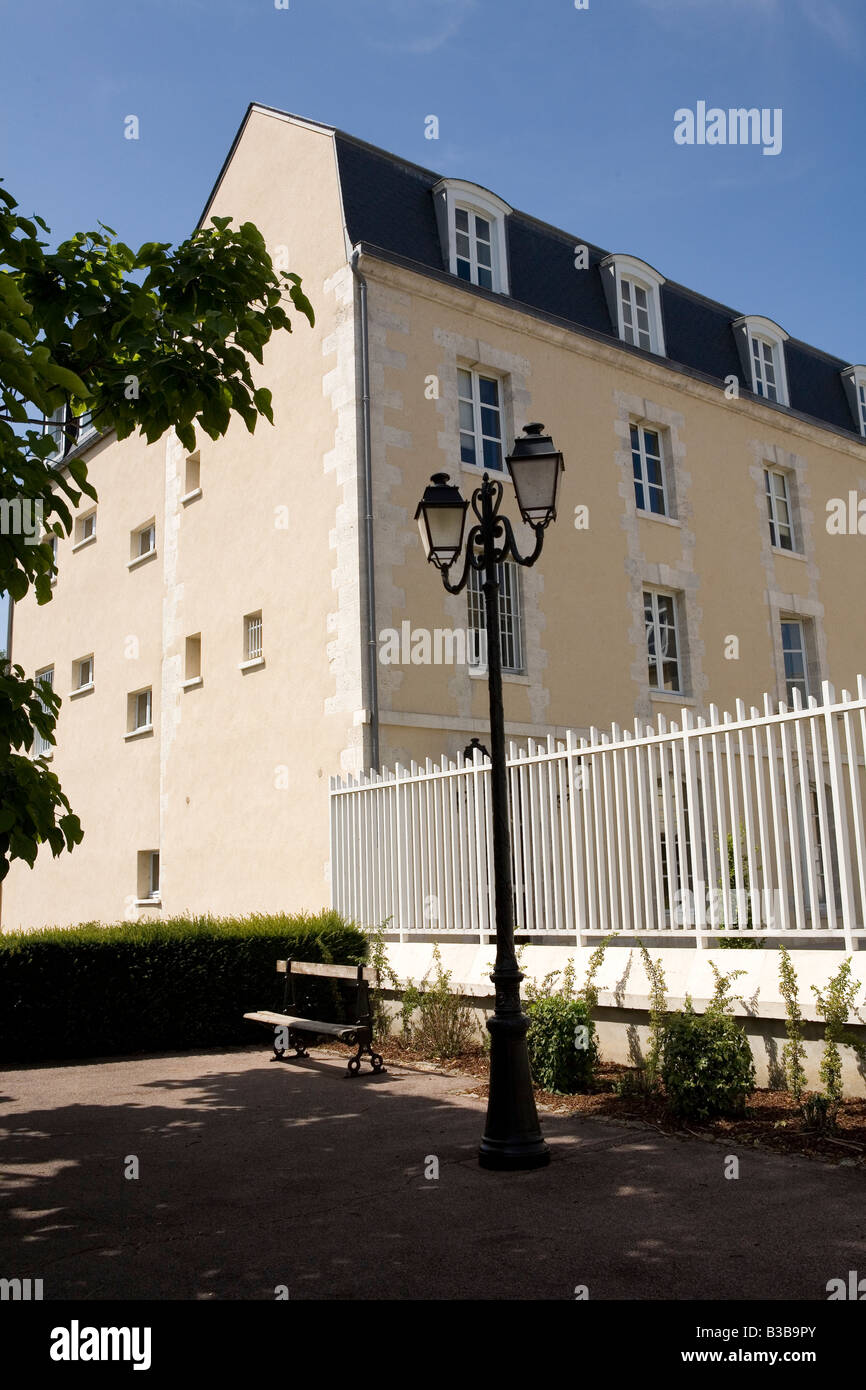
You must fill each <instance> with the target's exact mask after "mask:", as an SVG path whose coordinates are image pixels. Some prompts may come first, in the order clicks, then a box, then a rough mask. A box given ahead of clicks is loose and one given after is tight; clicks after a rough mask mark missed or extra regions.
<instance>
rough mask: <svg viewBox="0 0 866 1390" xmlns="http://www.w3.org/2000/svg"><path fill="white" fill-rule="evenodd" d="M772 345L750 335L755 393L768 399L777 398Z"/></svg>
mask: <svg viewBox="0 0 866 1390" xmlns="http://www.w3.org/2000/svg"><path fill="white" fill-rule="evenodd" d="M776 366H777V364H776V354H775V348H774V345H773V344H772V343H770V342H768V341H767V339H766V338H758V337H756V336H755V335H754V334H753V335H752V375H753V385H754V388H755V393H756V394H757V395H759V396H765V397H766V399H767V400H768V401H777V400H778V399H779V387H778V380H777V378H778V372H777V370H776Z"/></svg>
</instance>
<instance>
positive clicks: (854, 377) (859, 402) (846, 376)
mask: <svg viewBox="0 0 866 1390" xmlns="http://www.w3.org/2000/svg"><path fill="white" fill-rule="evenodd" d="M842 385H843V386H844V387H845V395H846V396H847V397H848V404H849V406H850V407H851V414H852V415H853V416H854V423H855V424H856V426H857V429H858V430H859V431H860V434H861V435H862V436H863V438H864V439H866V367H863V366H859V367H846V368H845V370H844V372H843V373H842Z"/></svg>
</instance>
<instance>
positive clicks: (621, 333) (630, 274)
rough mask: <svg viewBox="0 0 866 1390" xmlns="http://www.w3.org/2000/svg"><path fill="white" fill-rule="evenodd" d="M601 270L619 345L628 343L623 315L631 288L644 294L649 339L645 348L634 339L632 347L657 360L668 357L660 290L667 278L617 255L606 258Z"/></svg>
mask: <svg viewBox="0 0 866 1390" xmlns="http://www.w3.org/2000/svg"><path fill="white" fill-rule="evenodd" d="M600 269H601V275H602V284H603V286H604V290H605V295H606V297H607V302H608V308H609V309H610V316H611V319H612V321H613V323H614V324H615V326H616V331H617V336H618V337H619V339H620V341H621V342H623V343H629V338H628V337H627V335H626V323H625V316H624V313H623V285H624V284H628V285H629V286H630V287H632V288H638V289H641V290H643V291H644V293H645V295H646V300H647V318H648V321H649V322H648V333H649V339H650V341H649V345H646V344H642V343H640V342H638V341H637V338H636V335H635V341H634V342H631V343H630V346H632V347H638V348H641V349H642V351H644V352H652V353H654V354H655V355H656V356H657V357H666V356H667V352H666V349H665V333H664V324H663V321H662V301H661V287H662V285H663V284H664V283H665V277H664V276H663V275H660V274H659V272H658V271H657V270H654V269H653V267H652V266H651V265H647V263H646V261H640V260H638V258H637V257H636V256H623V255H620V254H618V253H617V254H616V255H613V256H605V258H604V260H603V261H602V262H601V266H600ZM630 297H631V296H630Z"/></svg>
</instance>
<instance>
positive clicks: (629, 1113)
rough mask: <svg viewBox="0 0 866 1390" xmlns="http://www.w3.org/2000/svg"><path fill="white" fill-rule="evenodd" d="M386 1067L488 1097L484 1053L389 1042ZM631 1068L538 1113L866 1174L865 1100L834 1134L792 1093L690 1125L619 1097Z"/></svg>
mask: <svg viewBox="0 0 866 1390" xmlns="http://www.w3.org/2000/svg"><path fill="white" fill-rule="evenodd" d="M383 1052H384V1054H385V1063H386V1065H387V1064H388V1062H389V1061H390V1062H392V1063H393V1064H394V1065H395V1066H408V1067H412V1068H419V1069H422V1070H425V1071H426V1070H429V1071H437V1072H445V1073H451V1074H453V1073H458V1074H459V1075H462V1076H466V1077H469V1078H472V1079H473V1080H474V1081H476V1082H477V1083H478V1084H477V1085H475V1086H473V1087H472V1088H471V1089H469V1090H467V1094H468V1095H473V1096H478V1097H482V1098H483V1097H484V1096H486V1095H487V1084H486V1082H487V1076H488V1058H487V1054H486V1053H485V1052H483V1051H481V1050H480V1049H479V1050H478V1051H477V1052H471V1053H466V1054H464V1055H463V1056H461V1057H456V1058H451V1059H448V1060H445V1059H441V1060H438V1061H431V1060H430V1059H429V1058H424V1057H422V1056H421V1055H420V1054H419V1053H416V1052H413V1051H412V1050H411V1049H409V1048H405V1047H403V1046H402V1045H400V1044H399V1043H398V1042H396V1041H395V1040H394V1039H393V1038H389V1039H388V1042H387V1044H386V1047H385V1048H384V1049H383ZM631 1070H632V1069H631V1068H629V1067H623V1066H616V1065H613V1064H604V1065H602V1067H601V1068H600V1070H599V1072H598V1074H597V1077H596V1082H595V1086H594V1088H593V1090H592V1091H589V1092H587V1093H585V1094H580V1095H573V1096H561V1095H554V1094H551V1092H549V1091H542V1090H541V1088H540V1087H538V1086H536V1087H535V1100H536V1104H537V1105H538V1108H539V1111H541V1112H542V1113H543V1112H549V1113H556V1114H560V1115H563V1114H574V1115H592V1116H593V1117H598V1116H603V1115H607V1116H610V1117H611V1118H612V1119H619V1120H631V1121H635V1120H640V1121H642V1122H643V1123H645V1124H648V1125H654V1126H655V1127H656V1128H658V1129H660V1130H661V1131H662V1132H663V1133H665V1134H690V1135H693V1136H694V1137H695V1138H698V1139H703V1140H713V1139H715V1140H718V1141H720V1142H725V1141H727V1142H730V1143H735V1144H749V1145H753V1146H755V1147H761V1148H767V1149H773V1150H775V1152H777V1153H787V1154H803V1155H805V1156H807V1157H809V1158H820V1159H821V1160H822V1161H823V1162H825V1163H837V1164H843V1165H844V1166H846V1167H857V1168H861V1169H863V1170H864V1171H866V1099H852V1100H846V1101H844V1102H843V1104H842V1106H841V1107H840V1111H839V1118H838V1127H837V1129H836V1131H835V1132H834V1133H833V1134H832V1135H821V1134H817V1133H816V1132H815V1131H814V1130H810V1129H809V1128H808V1126H807V1125H806V1122H805V1121H804V1119H803V1117H802V1115H801V1114H800V1112H799V1109H798V1107H797V1105H796V1103H795V1102H794V1100H793V1099H792V1098H791V1096H790V1095H789V1094H788V1093H787V1091H753V1092H752V1094H751V1095H750V1096H749V1099H748V1102H747V1104H746V1113H745V1115H742V1116H739V1117H737V1118H735V1119H720V1120H711V1121H709V1122H707V1123H706V1124H694V1123H693V1124H690V1125H685V1124H683V1123H682V1122H680V1121H678V1120H675V1119H674V1118H673V1117H672V1116H671V1115H670V1114H669V1113H668V1110H667V1106H666V1103H665V1100H664V1097H663V1096H658V1097H648V1096H640V1095H626V1096H621V1095H618V1094H617V1093H616V1091H615V1089H614V1087H615V1086H616V1084H617V1082H619V1081H621V1080H622V1079H623V1077H624V1076H625V1075H626V1074H627V1073H628V1072H629V1071H631Z"/></svg>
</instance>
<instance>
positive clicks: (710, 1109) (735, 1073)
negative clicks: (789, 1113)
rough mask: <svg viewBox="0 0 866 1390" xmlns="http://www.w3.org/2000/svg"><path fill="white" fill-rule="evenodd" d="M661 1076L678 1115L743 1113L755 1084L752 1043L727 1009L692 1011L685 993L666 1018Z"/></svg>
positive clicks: (706, 1116)
mask: <svg viewBox="0 0 866 1390" xmlns="http://www.w3.org/2000/svg"><path fill="white" fill-rule="evenodd" d="M661 1077H662V1082H663V1083H664V1088H665V1092H666V1094H667V1099H668V1104H669V1106H670V1108H671V1110H672V1111H673V1113H674V1115H676V1117H677V1118H678V1119H682V1120H709V1119H712V1118H713V1117H714V1116H716V1115H737V1114H742V1112H743V1110H744V1108H745V1103H746V1097H747V1096H748V1095H749V1093H750V1092H751V1091H752V1090H753V1089H754V1086H755V1063H754V1061H753V1059H752V1049H751V1048H750V1047H749V1042H748V1039H747V1037H746V1035H745V1033H744V1032H743V1030H742V1028H740V1026H739V1025H738V1024H737V1022H736V1019H734V1018H733V1017H732V1015H731V1014H729V1013H725V1012H723V1011H722V1010H721V1009H718V1008H709V1009H708V1010H707V1012H706V1013H703V1014H696V1013H695V1012H694V1009H693V1008H692V1006H691V1000H688V999H687V1000H686V1008H685V1009H684V1010H683V1011H682V1012H681V1013H676V1014H672V1015H671V1016H670V1018H669V1019H668V1020H667V1025H666V1027H665V1035H664V1051H663V1055H662V1067H661Z"/></svg>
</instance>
